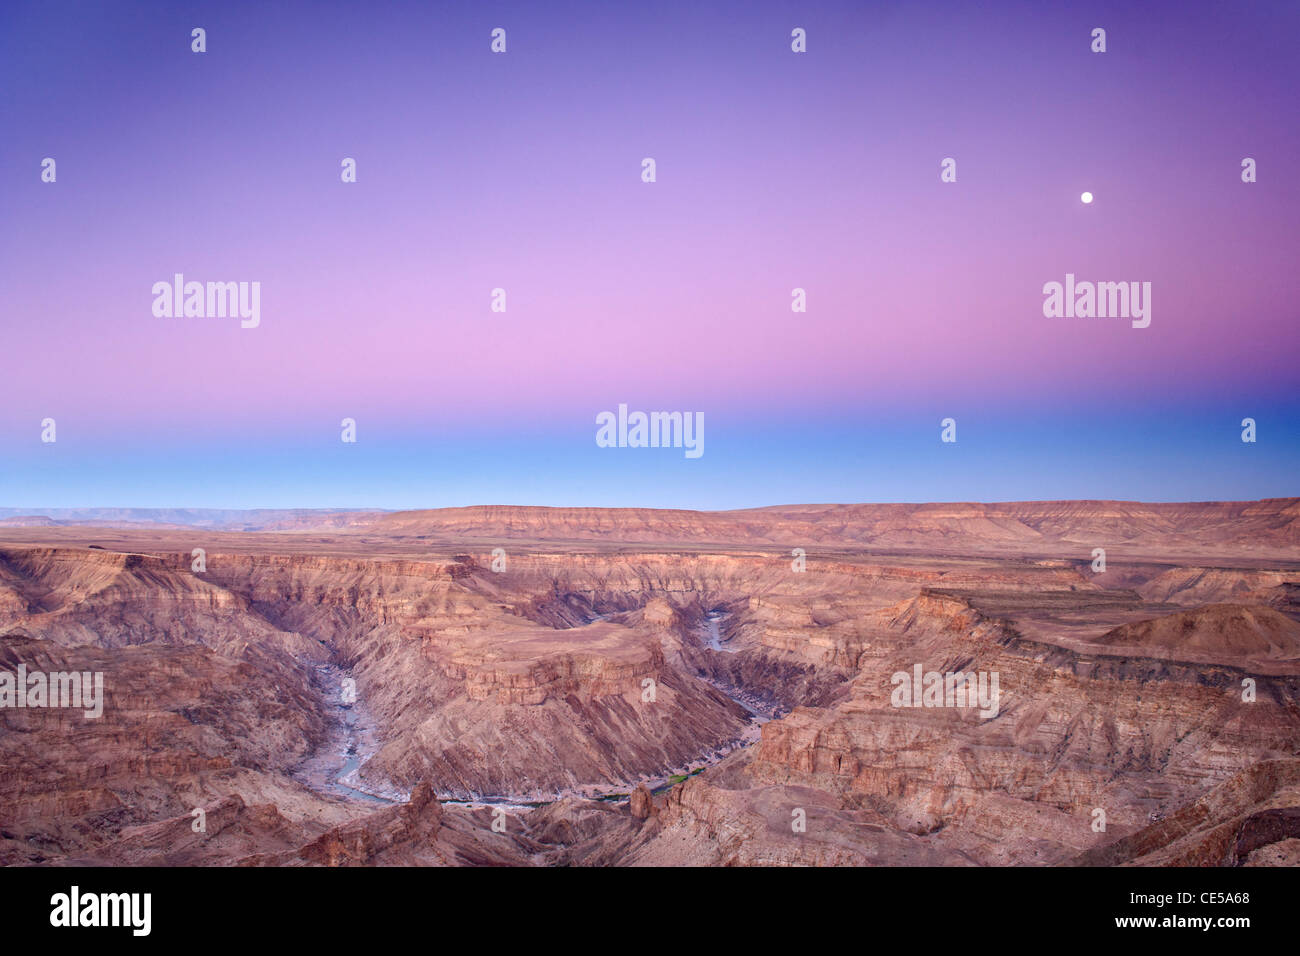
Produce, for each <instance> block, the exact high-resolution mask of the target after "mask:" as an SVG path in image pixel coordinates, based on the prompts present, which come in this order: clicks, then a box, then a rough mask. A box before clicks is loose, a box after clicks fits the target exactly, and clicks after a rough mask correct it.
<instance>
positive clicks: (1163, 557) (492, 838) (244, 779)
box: [0, 499, 1300, 866]
mask: <svg viewBox="0 0 1300 956" xmlns="http://www.w3.org/2000/svg"><path fill="white" fill-rule="evenodd" d="M77 521H80V522H81V523H76V522H77ZM1097 548H1103V549H1105V561H1106V564H1105V570H1104V571H1098V570H1095V569H1094V554H1093V552H1094V549H1097ZM195 549H202V550H203V556H202V567H201V570H196V569H195V564H196V559H195V557H194V550H195ZM796 549H798V551H797V552H796ZM20 665H21V666H22V667H24V668H25V669H26V671H27V672H28V673H31V672H41V673H55V672H72V671H77V672H84V673H102V674H103V675H104V677H103V679H104V698H103V713H102V716H100V717H87V716H86V715H85V714H84V713H83V711H82V710H81V709H77V708H56V707H24V708H17V707H14V706H0V864H6V865H32V864H71V863H91V864H180V865H208V864H214V865H217V864H220V865H229V864H239V865H322V864H324V865H342V864H419V865H447V866H459V865H501V864H506V865H767V864H776V865H953V866H973V865H1008V864H1012V865H1026V864H1027V865H1079V864H1094V865H1095V864H1103V865H1124V864H1138V865H1208V866H1229V865H1264V866H1275V865H1295V864H1297V863H1300V500H1298V499H1274V500H1268V501H1258V502H1202V503H1186V504H1141V503H1133V502H1108V501H1073V502H1029V503H1010V504H991V505H981V504H933V505H801V506H788V507H777V508H764V509H755V510H748V511H735V512H689V511H654V510H642V509H567V508H557V509H548V508H526V507H505V506H501V507H481V508H464V509H445V510H436V511H408V512H390V513H382V512H343V513H322V512H311V511H293V512H289V511H278V512H260V513H246V514H239V513H211V514H210V515H208V516H197V517H196V515H195V514H193V513H189V512H181V511H168V512H158V513H156V514H137V513H127V512H121V513H108V514H103V515H99V516H86V517H78V518H73V519H69V518H67V517H57V518H56V517H49V516H43V515H40V514H36V515H20V514H15V515H11V516H9V517H6V518H4V519H0V670H3V671H7V672H10V673H16V672H17V670H18V668H19V667H20ZM918 668H919V671H918ZM931 672H936V673H938V674H940V675H944V674H956V673H961V674H970V675H971V677H972V680H971V684H970V689H971V696H972V697H973V696H975V695H974V686H975V683H976V680H975V678H976V676H977V675H978V676H979V678H980V679H981V680H984V679H989V680H996V691H997V696H996V701H995V706H993V707H985V708H983V709H981V707H978V706H969V705H967V706H963V698H965V696H966V694H965V693H964V692H965V691H966V690H967V687H966V686H965V685H964V684H961V683H960V682H959V686H958V688H957V689H958V690H960V691H961V692H962V693H960V694H958V695H957V696H955V697H954V696H953V695H952V694H951V693H947V691H950V690H952V688H951V687H949V688H945V687H943V686H942V684H941V685H940V686H939V687H938V689H937V693H936V694H935V696H934V697H933V698H931V697H930V695H929V693H928V692H927V693H926V694H925V695H924V697H923V695H922V694H921V693H920V692H919V691H920V690H921V687H920V686H919V685H920V684H921V683H922V680H921V678H922V675H928V674H929V673H931ZM913 674H916V675H917V680H918V686H917V690H918V693H917V694H916V695H915V698H914V699H912V700H910V701H904V703H909V704H912V705H910V706H900V705H899V704H900V701H899V697H898V694H899V690H900V686H902V687H904V688H910V687H911V686H912V684H911V680H910V679H911V677H912V675H913ZM897 675H906V676H907V677H908V678H909V680H907V681H900V679H899V677H898V676H897ZM965 703H966V704H972V703H973V701H966V702H965ZM986 703H987V701H986ZM198 811H202V812H201V813H199V812H198ZM1103 822H1104V825H1103Z"/></svg>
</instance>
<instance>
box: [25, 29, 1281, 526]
mask: <svg viewBox="0 0 1300 956" xmlns="http://www.w3.org/2000/svg"><path fill="white" fill-rule="evenodd" d="M266 6H267V5H263V4H249V5H239V4H219V5H211V6H210V7H208V6H204V5H193V6H191V5H186V4H177V3H160V4H133V5H119V4H103V5H85V6H80V5H77V4H67V5H63V4H60V5H58V6H51V5H47V4H32V5H26V4H12V3H10V4H5V5H4V6H3V8H0V79H2V80H3V82H2V83H0V130H3V135H0V184H2V185H0V222H3V223H4V225H3V228H0V281H2V282H3V288H4V290H5V309H4V319H3V323H4V324H3V333H2V338H0V341H3V343H4V345H5V356H6V362H5V366H4V382H5V385H6V388H5V393H6V394H5V402H4V403H3V407H2V408H0V462H3V465H4V467H3V468H2V469H0V504H3V505H15V506H29V505H30V506H33V507H34V506H38V505H48V506H60V505H63V506H79V505H139V506H149V505H157V506H171V505H190V506H214V507H239V506H329V505H356V506H379V507H419V506H436V505H454V504H469V503H478V502H485V501H508V502H517V503H536V504H579V505H580V504H629V505H663V506H685V507H741V506H748V505H758V504H768V503H774V502H778V501H796V500H797V501H824V500H855V501H860V500H918V499H935V500H939V499H998V498H1002V499H1006V498H1056V497H1125V498H1146V499H1171V498H1250V497H1262V496H1268V495H1283V494H1295V493H1297V492H1298V491H1300V488H1297V486H1296V480H1295V476H1296V474H1297V473H1300V424H1297V422H1298V418H1297V413H1298V412H1300V400H1298V399H1297V387H1296V386H1297V380H1298V379H1300V371H1297V368H1298V366H1297V358H1298V357H1300V349H1298V346H1300V323H1298V322H1297V319H1300V315H1298V311H1300V310H1298V309H1297V307H1296V304H1295V302H1296V299H1295V291H1296V275H1297V272H1298V271H1300V270H1298V268H1297V251H1298V249H1297V247H1298V246H1300V241H1298V240H1297V228H1296V224H1297V221H1298V215H1297V214H1298V213H1300V175H1297V157H1300V132H1298V131H1297V123H1296V107H1297V102H1298V99H1297V93H1298V92H1300V57H1297V56H1296V55H1295V42H1296V37H1297V35H1300V5H1297V4H1295V3H1251V4H1247V5H1243V6H1238V5H1227V4H1221V3H1178V4H1172V3H1171V4H1141V5H1132V4H1083V3H1071V4H1068V5H1064V4H1060V5H1058V4H1041V3H1025V4H1012V3H996V4H970V3H952V4H919V3H917V4H914V3H907V4H902V3H899V4H891V3H861V4H847V3H846V4H815V5H811V6H809V5H807V4H776V3H760V4H741V3H737V4H728V5H716V4H713V5H700V4H680V5H674V4H653V5H649V6H646V7H644V8H643V7H639V6H634V5H625V4H608V3H590V4H578V3H569V4H561V5H546V6H542V5H537V4H482V5H480V4H457V5H453V6H454V7H455V8H453V6H448V7H447V8H445V9H444V8H442V7H438V8H433V9H431V8H430V7H429V5H426V4H409V5H402V4H378V5H358V4H346V5H345V4H335V5H321V4H303V5H288V4H286V5H277V6H275V7H274V9H265V7H266ZM1132 7H1137V9H1132ZM195 26H202V27H204V28H205V29H206V30H207V44H208V50H207V52H206V53H203V54H195V53H192V52H191V51H190V30H191V28H193V27H195ZM498 26H499V27H504V28H505V29H506V31H507V37H508V52H507V53H506V54H504V55H494V54H492V53H491V52H490V51H489V32H490V31H491V29H492V28H493V27H498ZM796 26H800V27H804V28H805V29H806V30H807V32H808V52H807V53H805V54H795V53H792V52H791V50H790V31H791V29H792V28H793V27H796ZM1094 27H1103V28H1105V29H1106V31H1107V47H1108V49H1107V52H1106V53H1104V54H1095V53H1092V52H1091V51H1090V49H1089V45H1090V32H1091V30H1092V29H1093V28H1094ZM47 156H49V157H53V158H55V160H56V161H57V164H58V166H57V170H58V180H57V182H56V183H54V184H48V183H42V182H41V181H40V163H41V160H42V159H43V158H44V157H47ZM646 156H650V157H654V158H655V160H656V162H657V166H658V169H657V173H658V181H657V182H655V183H653V184H646V183H643V182H641V179H640V162H641V159H642V158H643V157H646ZM1247 156H1249V157H1253V158H1254V159H1256V160H1257V162H1258V177H1259V181H1258V182H1256V183H1252V184H1245V183H1243V182H1242V181H1241V176H1240V163H1241V160H1242V158H1243V157H1247ZM343 157H354V158H355V159H356V160H357V163H358V182H357V183H355V184H343V183H341V182H340V178H339V169H340V167H339V163H340V160H341V159H342V158H343ZM944 157H954V158H955V159H956V161H957V172H958V178H957V182H956V183H941V182H940V179H939V164H940V160H941V159H943V158H944ZM1084 190H1090V191H1091V192H1093V193H1094V194H1095V196H1096V201H1095V202H1093V203H1092V204H1091V205H1084V204H1082V203H1081V202H1080V201H1079V195H1080V193H1081V192H1082V191H1084ZM176 272H183V273H184V274H185V275H186V277H187V279H193V280H199V281H208V280H221V281H225V280H234V281H239V280H245V281H252V280H256V281H259V282H260V283H261V313H262V314H261V325H260V327H259V328H257V329H241V328H240V327H239V321H238V320H237V319H205V318H156V317H155V316H153V314H152V312H151V304H152V301H153V296H152V293H151V291H150V290H151V287H152V285H153V283H155V282H157V281H159V280H164V281H170V279H171V277H172V275H173V274H174V273H176ZM1067 272H1070V273H1074V274H1075V275H1076V276H1077V277H1078V278H1079V279H1081V280H1082V279H1091V280H1105V281H1110V280H1125V281H1147V282H1150V283H1151V284H1152V322H1151V326H1150V327H1149V328H1146V329H1134V328H1131V327H1130V324H1129V322H1127V321H1125V320H1115V319H1063V318H1062V319H1052V318H1045V317H1044V315H1043V312H1042V303H1043V294H1042V292H1041V289H1042V286H1043V283H1045V282H1048V281H1053V280H1055V281H1062V280H1063V279H1064V276H1065V274H1066V273H1067ZM796 286H799V287H803V288H805V289H806V290H807V294H808V312H807V313H806V314H795V313H792V312H791V311H790V291H791V289H792V288H794V287H796ZM495 287H503V288H505V289H506V291H507V301H508V311H507V312H506V313H505V314H496V313H493V312H491V311H490V310H489V296H490V292H491V290H492V289H493V288H495ZM620 402H626V403H628V404H629V405H631V406H632V407H633V408H634V409H635V408H640V409H645V410H657V409H666V410H667V409H673V410H692V411H701V412H703V413H704V416H705V419H706V422H707V427H706V438H707V450H706V454H705V456H704V457H703V458H702V459H700V460H698V461H689V460H685V459H684V457H683V456H682V455H681V453H680V452H679V451H675V450H667V449H655V450H650V449H599V448H596V447H595V442H594V435H595V424H594V417H595V415H596V413H597V412H600V411H603V410H607V409H615V408H616V407H617V405H618V404H619V403H620ZM945 416H952V417H954V418H956V419H957V421H958V428H959V433H958V435H959V437H958V443H957V444H956V445H955V446H941V445H940V443H939V419H940V418H942V417H945ZM1246 416H1252V417H1255V418H1256V419H1257V420H1258V422H1259V441H1258V443H1257V444H1256V445H1253V446H1251V445H1244V444H1243V443H1242V442H1241V441H1240V437H1239V436H1240V431H1241V429H1240V421H1241V419H1242V418H1243V417H1246ZM46 417H54V418H55V419H56V421H57V423H58V441H57V443H56V444H55V445H53V446H50V445H44V444H42V443H41V441H40V422H41V420H42V419H44V418H46ZM344 417H352V418H355V419H356V420H357V422H358V439H359V440H358V442H357V444H356V445H355V446H344V445H343V444H342V443H341V442H340V441H339V432H340V429H339V422H340V420H341V419H342V418H344Z"/></svg>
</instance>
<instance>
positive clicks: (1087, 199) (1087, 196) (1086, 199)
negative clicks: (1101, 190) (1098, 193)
mask: <svg viewBox="0 0 1300 956" xmlns="http://www.w3.org/2000/svg"><path fill="white" fill-rule="evenodd" d="M1079 198H1080V199H1082V200H1083V201H1084V202H1085V203H1090V202H1092V193H1084V194H1083V195H1082V196H1080V197H1079Z"/></svg>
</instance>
